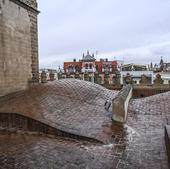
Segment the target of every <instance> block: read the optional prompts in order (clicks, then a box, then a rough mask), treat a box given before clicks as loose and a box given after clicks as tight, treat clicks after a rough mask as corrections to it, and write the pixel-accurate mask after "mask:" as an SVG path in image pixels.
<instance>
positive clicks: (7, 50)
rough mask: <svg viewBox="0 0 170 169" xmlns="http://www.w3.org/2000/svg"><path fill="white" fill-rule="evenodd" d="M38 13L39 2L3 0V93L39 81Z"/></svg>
mask: <svg viewBox="0 0 170 169" xmlns="http://www.w3.org/2000/svg"><path fill="white" fill-rule="evenodd" d="M30 2H31V1H30ZM35 2H36V1H34V3H35ZM34 3H32V5H33V4H34ZM32 7H34V8H32ZM37 14H38V11H37V10H36V3H35V4H34V6H29V4H25V3H23V2H21V1H19V0H0V96H3V95H6V94H8V93H12V92H16V91H19V90H24V89H26V88H27V87H28V86H29V83H30V82H38V31H37Z"/></svg>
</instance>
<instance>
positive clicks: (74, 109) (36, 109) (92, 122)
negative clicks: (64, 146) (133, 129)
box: [0, 79, 117, 142]
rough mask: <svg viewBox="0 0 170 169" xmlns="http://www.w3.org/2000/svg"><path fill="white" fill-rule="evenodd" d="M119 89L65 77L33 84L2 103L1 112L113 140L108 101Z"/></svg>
mask: <svg viewBox="0 0 170 169" xmlns="http://www.w3.org/2000/svg"><path fill="white" fill-rule="evenodd" d="M116 94H117V92H116V91H110V90H108V89H105V88H104V87H102V86H100V85H97V84H94V83H90V82H86V81H81V80H76V79H63V80H59V81H53V82H49V83H45V84H40V85H37V86H33V87H32V88H30V89H29V90H27V91H24V92H21V93H20V94H18V95H16V96H14V97H13V98H11V99H9V100H6V101H4V103H0V112H4V113H5V112H7V113H20V114H23V115H25V116H28V117H31V118H34V119H37V120H39V121H41V122H43V123H45V124H48V125H50V126H52V127H56V128H58V129H60V130H62V131H67V132H70V133H73V134H78V135H82V136H87V137H91V138H96V139H98V140H101V141H103V142H107V141H109V140H110V137H111V136H110V135H109V136H108V135H107V134H106V133H105V131H103V130H104V128H105V127H104V126H105V125H107V126H108V130H110V126H111V125H112V120H111V114H110V112H111V108H110V109H109V110H106V109H105V106H104V104H105V101H106V100H108V99H110V100H112V99H113V98H114V97H115V96H116Z"/></svg>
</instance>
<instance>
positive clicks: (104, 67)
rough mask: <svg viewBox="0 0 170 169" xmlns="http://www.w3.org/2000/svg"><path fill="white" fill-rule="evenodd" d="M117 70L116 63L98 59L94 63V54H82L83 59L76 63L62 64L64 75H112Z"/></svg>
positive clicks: (74, 61)
mask: <svg viewBox="0 0 170 169" xmlns="http://www.w3.org/2000/svg"><path fill="white" fill-rule="evenodd" d="M117 69H118V63H117V61H108V59H100V61H96V59H95V57H94V54H92V55H90V53H89V51H87V54H86V55H85V54H83V57H82V59H81V60H79V61H78V62H77V61H76V60H75V59H74V60H73V62H64V71H65V73H75V72H79V73H94V72H96V71H97V72H98V73H105V72H109V73H114V72H115V71H117Z"/></svg>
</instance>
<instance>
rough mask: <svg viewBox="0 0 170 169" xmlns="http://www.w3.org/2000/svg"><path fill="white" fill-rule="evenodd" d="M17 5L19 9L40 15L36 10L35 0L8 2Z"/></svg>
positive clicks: (13, 0)
mask: <svg viewBox="0 0 170 169" xmlns="http://www.w3.org/2000/svg"><path fill="white" fill-rule="evenodd" d="M10 1H12V2H14V3H16V4H18V5H20V6H21V7H23V8H25V9H27V10H30V11H32V12H35V13H36V14H38V13H40V12H39V11H38V10H37V2H36V0H10Z"/></svg>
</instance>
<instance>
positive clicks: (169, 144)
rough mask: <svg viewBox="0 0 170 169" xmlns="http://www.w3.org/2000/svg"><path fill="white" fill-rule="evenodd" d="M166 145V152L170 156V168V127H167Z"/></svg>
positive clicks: (169, 157) (169, 158)
mask: <svg viewBox="0 0 170 169" xmlns="http://www.w3.org/2000/svg"><path fill="white" fill-rule="evenodd" d="M165 144H166V150H167V154H168V160H169V161H168V162H169V168H170V125H167V126H165Z"/></svg>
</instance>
